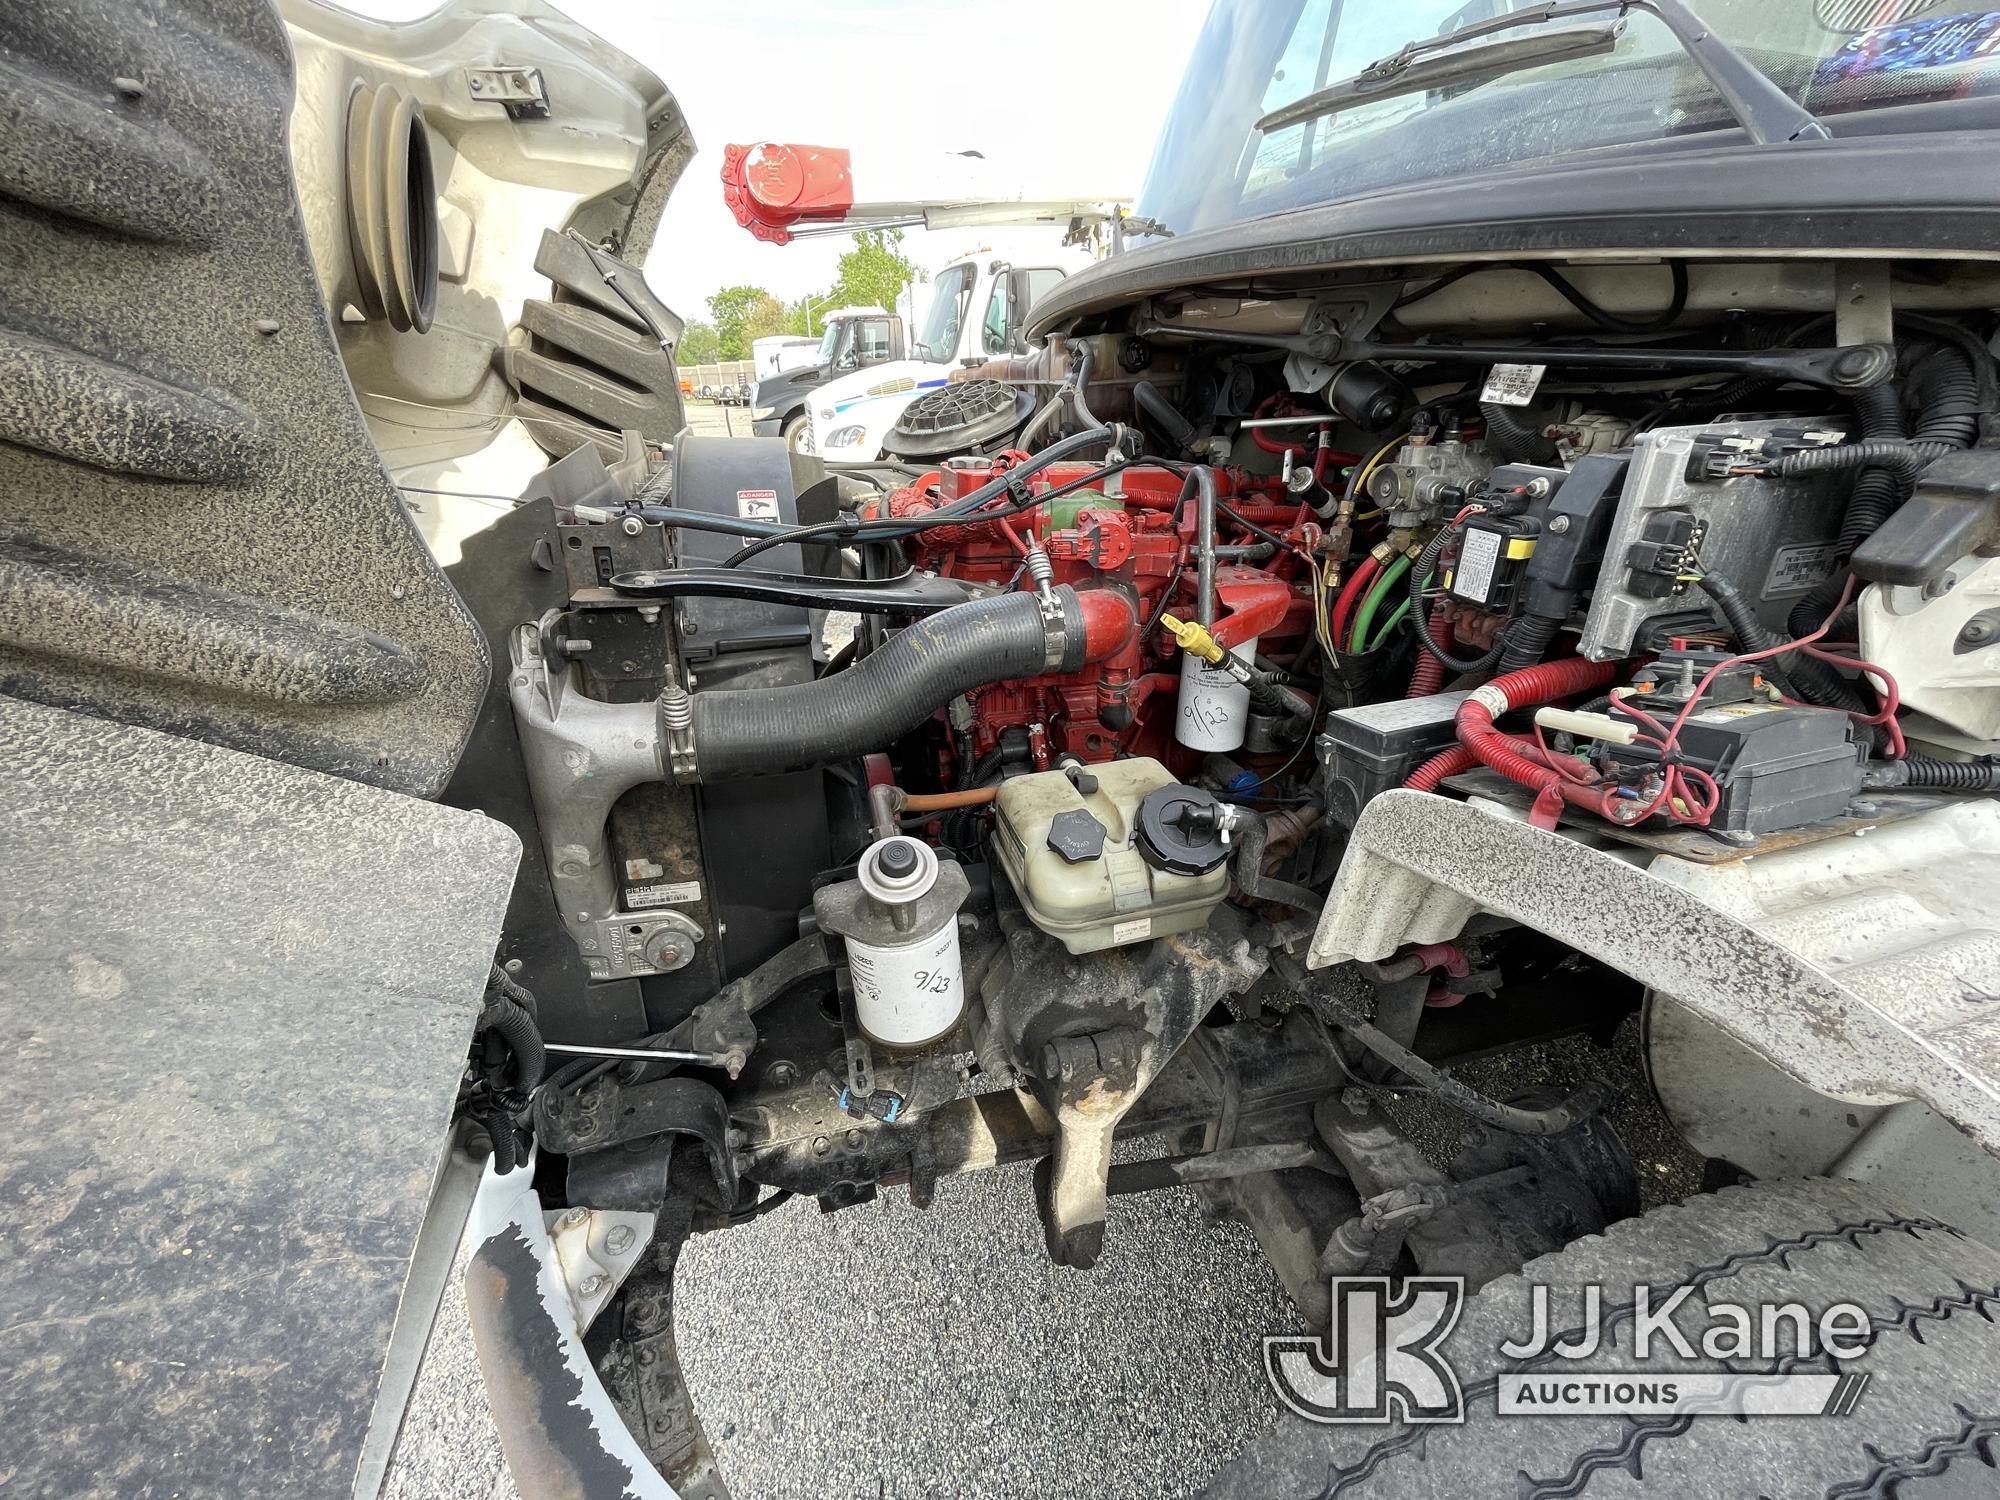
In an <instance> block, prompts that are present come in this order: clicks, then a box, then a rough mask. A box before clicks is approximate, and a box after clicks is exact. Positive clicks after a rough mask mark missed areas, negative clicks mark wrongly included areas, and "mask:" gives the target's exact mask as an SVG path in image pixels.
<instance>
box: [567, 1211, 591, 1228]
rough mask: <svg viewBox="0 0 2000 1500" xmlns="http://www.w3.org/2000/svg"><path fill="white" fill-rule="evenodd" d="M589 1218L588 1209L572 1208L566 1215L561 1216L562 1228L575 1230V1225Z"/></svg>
mask: <svg viewBox="0 0 2000 1500" xmlns="http://www.w3.org/2000/svg"><path fill="white" fill-rule="evenodd" d="M589 1217H590V1210H589V1209H587V1208H572V1209H571V1210H570V1211H569V1212H568V1213H566V1214H564V1215H563V1216H562V1221H563V1227H564V1228H565V1229H574V1228H576V1226H577V1225H579V1224H581V1223H582V1222H583V1221H584V1220H585V1219H588V1218H589Z"/></svg>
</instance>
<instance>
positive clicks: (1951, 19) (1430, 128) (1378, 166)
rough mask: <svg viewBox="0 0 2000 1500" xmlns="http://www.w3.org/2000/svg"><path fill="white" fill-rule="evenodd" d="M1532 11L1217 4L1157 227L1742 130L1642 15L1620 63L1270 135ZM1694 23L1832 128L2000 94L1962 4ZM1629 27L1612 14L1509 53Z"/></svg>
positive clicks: (1790, 12)
mask: <svg viewBox="0 0 2000 1500" xmlns="http://www.w3.org/2000/svg"><path fill="white" fill-rule="evenodd" d="M1528 3H1529V0H1470V3H1468V0H1278V3H1272V0H1217V3H1216V5H1215V8H1214V9H1213V10H1212V11H1211V12H1210V13H1209V17H1208V21H1207V23H1206V25H1204V27H1203V28H1202V32H1201V36H1200V38H1199V39H1198V40H1197V41H1196V43H1195V49H1194V53H1193V56H1192V57H1191V58H1190V59H1189V62H1188V70H1187V75H1186V78H1185V80H1184V81H1183V82H1182V85H1181V90H1180V93H1179V95H1178V96H1177V97H1176V99H1175V101H1174V105H1173V108H1172V110H1171V111H1169V113H1168V116H1167V121H1166V125H1165V127H1164V128H1163V130H1162V131H1161V135H1160V140H1159V144H1158V146H1157V148H1156V149H1155V151H1154V154H1153V163H1152V167H1151V169H1150V170H1149V171H1148V173H1147V176H1146V186H1145V189H1144V191H1143V192H1142V193H1141V195H1140V203H1139V213H1140V216H1141V217H1143V218H1147V219H1151V220H1153V221H1155V222H1156V223H1158V224H1160V225H1161V226H1163V227H1164V228H1166V229H1169V230H1172V231H1173V232H1175V233H1177V234H1184V233H1187V232H1188V231H1190V230H1196V229H1207V228H1212V227H1214V226H1216V225H1219V224H1230V223H1238V222H1241V221H1243V220H1245V219H1253V218H1259V217H1262V216H1263V215H1265V214H1272V213H1282V212H1284V211H1286V210H1288V209H1294V208H1302V207H1306V206H1308V205H1310V204H1315V203H1326V202H1330V201H1332V200H1334V199H1338V198H1346V197H1350V196H1353V195H1356V194H1359V193H1365V192H1371V191H1375V190H1379V189H1382V188H1387V187H1394V186H1399V185H1401V184H1403V183H1408V182H1418V181H1422V180H1426V179H1431V178H1439V177H1450V176H1457V175H1460V174H1463V173H1468V172H1479V171H1485V170H1489V169H1491V168H1495V167H1502V166H1507V165H1510V164H1513V163H1518V162H1527V161H1534V160H1538V159H1545V158H1548V157H1552V156H1557V155H1561V154H1563V153H1565V152H1570V151H1577V150H1583V149H1588V148H1596V147H1604V146H1615V145H1624V144H1630V143H1633V142H1638V141H1647V140H1657V139H1661V138H1664V137H1668V136H1676V135H1682V134H1689V133H1693V132H1697V131H1703V130H1712V129H1716V128H1719V127H1726V126H1730V125H1733V124H1734V123H1735V121H1734V118H1733V117H1732V116H1731V114H1730V113H1729V111H1728V109H1727V108H1726V107H1725V106H1724V105H1723V103H1722V101H1721V99H1720V98H1719V97H1718V96H1717V95H1716V93H1715V91H1714V89H1713V88H1712V87H1711V86H1710V84H1709V83H1708V80H1707V79H1706V77H1705V76H1704V75H1703V74H1702V72H1701V70H1700V69H1699V68H1697V67H1696V66H1695V65H1694V63H1693V62H1692V61H1690V60H1689V59H1688V57H1687V56H1686V54H1685V53H1683V52H1682V51H1681V48H1680V46H1679V44H1678V43H1677V42H1675V40H1674V38H1673V36H1672V34H1671V33H1670V32H1669V31H1668V30H1667V29H1666V27H1665V26H1664V25H1662V24H1661V23H1660V22H1659V21H1658V20H1657V19H1656V18H1654V17H1652V16H1650V15H1647V14H1645V13H1643V12H1638V11H1635V12H1632V13H1631V14H1630V16H1629V18H1628V21H1627V25H1626V29H1625V33H1624V35H1623V36H1622V37H1621V38H1620V39H1619V42H1618V45H1617V48H1616V50H1615V51H1614V52H1612V53H1610V54H1609V55H1607V56H1601V57H1586V58H1576V59H1572V60H1569V61H1565V62H1558V63H1550V64H1544V65H1542V66H1539V67H1532V68H1525V69H1523V70H1522V71H1520V72H1518V73H1512V74H1509V75H1507V76H1505V77H1502V78H1498V79H1494V80H1492V81H1490V82H1486V83H1483V84H1471V83H1447V84H1442V85H1440V86H1438V87H1436V88H1433V89H1431V90H1429V91H1428V92H1420V93H1415V94H1408V95H1404V96H1402V97H1400V98H1395V99H1382V100H1377V101H1375V102H1373V103H1369V104H1364V105H1360V106H1357V107H1355V108H1352V109H1349V110H1346V111H1344V112H1342V113H1340V114H1337V115H1331V116H1327V117H1323V118H1320V119H1316V120H1306V121H1301V122H1299V123H1297V124H1294V125H1288V126H1284V127H1281V128H1278V129H1274V130H1272V131H1270V132H1269V133H1268V134H1262V135H1260V134H1259V133H1258V132H1257V131H1256V129H1255V123H1256V121H1257V120H1258V119H1259V118H1261V117H1262V116H1263V115H1265V114H1267V113H1269V112H1270V111H1271V110H1274V109H1276V108H1278V107H1279V106H1280V105H1284V104H1289V103H1291V102H1292V101H1293V100H1296V99H1299V98H1302V97H1304V96H1305V95H1307V94H1310V93H1312V92H1314V91H1315V90H1317V89H1321V88H1324V87H1326V86H1327V85H1328V84H1330V83H1338V82H1340V81H1341V80H1343V79H1346V78H1351V77H1352V76H1353V75H1354V74H1356V73H1358V72H1360V71H1361V70H1362V69H1363V68H1365V67H1367V66H1368V65H1369V64H1370V63H1372V62H1374V61H1376V60H1377V59H1380V58H1383V57H1387V56H1388V55H1389V54H1391V53H1393V52H1395V51H1396V50H1397V49H1398V48H1400V47H1402V46H1403V44H1404V43H1406V42H1410V41H1414V40H1416V39H1417V38H1419V37H1431V36H1437V35H1440V34H1442V33H1444V32H1448V31H1454V30H1457V29H1458V28H1459V27H1461V26H1466V25H1470V24H1472V23H1473V22H1476V21H1483V20H1487V19H1490V18H1492V17H1494V16H1499V15H1505V14H1507V13H1508V12H1510V11H1513V10H1519V9H1523V8H1525V7H1526V6H1527V4H1528ZM1694 8H1695V10H1696V11H1697V12H1698V13H1699V14H1700V15H1701V17H1702V19H1703V20H1704V21H1706V22H1708V23H1709V25H1710V26H1711V27H1712V29H1713V30H1714V31H1715V32H1716V33H1717V34H1719V35H1721V36H1723V37H1725V38H1727V40H1728V41H1729V42H1730V43H1731V45H1733V46H1734V47H1736V48H1737V49H1738V50H1739V51H1741V52H1742V53H1743V54H1744V55H1745V56H1746V57H1747V58H1748V59H1749V60H1750V61H1751V62H1752V63H1753V64H1755V65H1756V66H1757V67H1758V68H1760V69H1762V70H1763V71H1764V72H1765V73H1766V74H1767V75H1768V76H1769V77H1770V78H1771V79H1772V80H1773V81H1774V82H1776V83H1777V84H1778V85H1779V87H1780V88H1782V89H1783V90H1784V91H1785V92H1786V93H1787V94H1789V95H1790V96H1791V97H1792V98H1794V99H1796V100H1798V101H1799V102H1800V103H1802V104H1803V105H1804V106H1805V107H1806V108H1807V109H1809V110H1811V111H1812V112H1813V113H1814V114H1816V115H1820V116H1829V115H1837V114H1842V113H1846V112H1849V111H1853V110H1862V109H1874V108H1880V107H1882V106H1885V105H1892V104H1912V103H1918V102H1925V101H1932V100H1940V99H1959V98H1965V97H1967V96H1970V95H1975V94H1986V93H1995V92H2000V9H1990V8H1983V7H1968V6H1964V5H1958V4H1952V3H1949V0H1696V4H1695V6H1694ZM1613 19H1615V13H1614V12H1607V13H1605V14H1603V15H1593V16H1588V17H1583V18H1580V19H1573V20H1571V21H1568V22H1558V23H1556V24H1555V25H1554V26H1548V25H1539V26H1526V25H1524V26H1522V27H1521V28H1519V29H1518V30H1512V31H1503V32H1500V33H1499V34H1498V36H1499V38H1503V39H1504V38H1509V37H1531V36H1533V35H1535V34H1536V33H1537V32H1542V33H1547V32H1549V31H1553V30H1558V29H1568V28H1571V27H1576V26H1595V25H1603V24H1605V23H1607V22H1609V21H1611V20H1613ZM1487 40H1492V38H1488V39H1487ZM1447 55H1449V54H1447Z"/></svg>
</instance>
